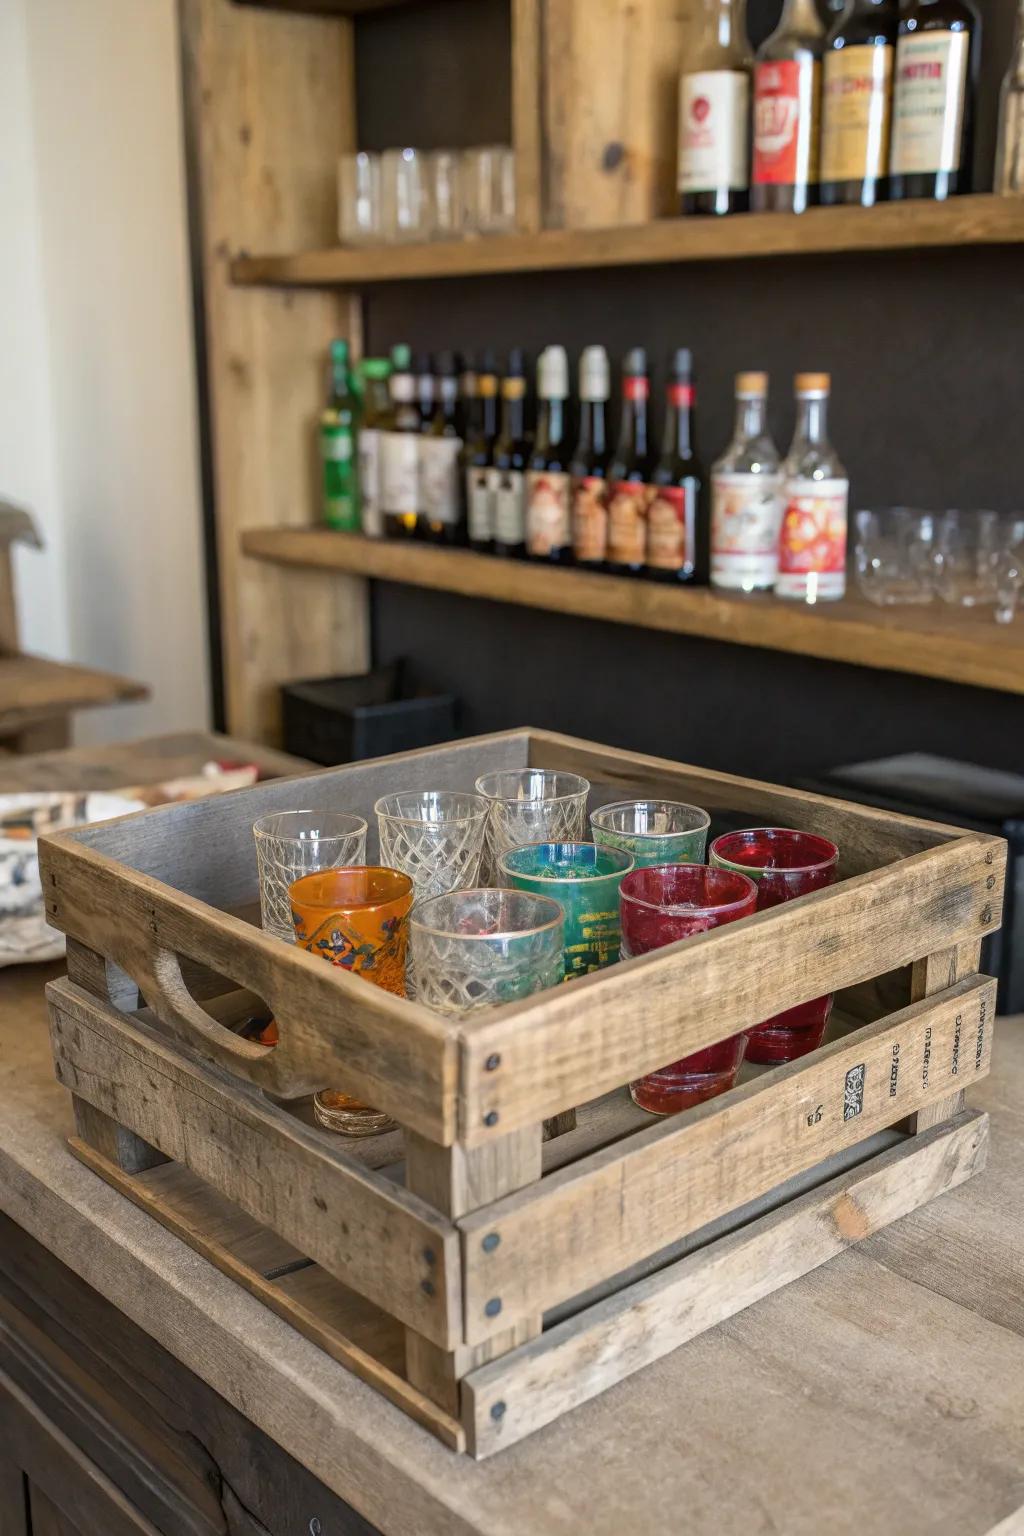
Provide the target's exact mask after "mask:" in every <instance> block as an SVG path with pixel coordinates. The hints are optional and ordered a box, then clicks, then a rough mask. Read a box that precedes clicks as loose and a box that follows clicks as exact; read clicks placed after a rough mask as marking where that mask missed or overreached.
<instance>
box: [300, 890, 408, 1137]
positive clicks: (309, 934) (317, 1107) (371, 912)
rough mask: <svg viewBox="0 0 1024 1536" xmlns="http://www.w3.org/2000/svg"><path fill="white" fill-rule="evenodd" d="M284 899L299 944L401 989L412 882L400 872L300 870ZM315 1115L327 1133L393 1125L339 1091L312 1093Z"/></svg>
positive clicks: (367, 1131)
mask: <svg viewBox="0 0 1024 1536" xmlns="http://www.w3.org/2000/svg"><path fill="white" fill-rule="evenodd" d="M289 897H290V900H291V906H292V920H293V922H294V925H295V939H296V943H298V944H301V946H302V948H303V949H308V950H309V951H310V953H311V954H314V955H319V956H320V957H321V959H324V960H329V961H330V963H331V964H332V965H337V966H339V967H340V968H341V969H342V970H345V971H350V972H351V973H352V974H353V975H356V976H361V977H362V978H363V980H364V981H369V982H372V983H373V984H374V985H375V986H378V987H383V989H384V990H385V992H394V993H395V994H396V995H397V996H398V997H402V996H403V995H404V993H405V960H406V947H407V944H408V938H409V911H410V908H411V907H412V881H411V880H410V879H409V876H408V875H405V874H402V872H401V871H400V870H397V869H384V868H383V867H381V866H380V865H372V866H370V867H369V868H363V869H329V870H323V871H321V872H320V873H318V874H314V875H304V876H303V877H302V879H301V880H296V881H295V882H294V884H293V885H292V887H291V890H290V892H289ZM313 1113H314V1114H315V1115H316V1118H317V1120H318V1121H319V1122H320V1124H321V1125H323V1126H325V1127H326V1128H327V1129H328V1130H331V1131H339V1132H341V1133H342V1134H343V1135H345V1136H373V1135H376V1134H377V1133H378V1132H380V1131H390V1130H394V1128H395V1122H394V1121H393V1120H392V1119H391V1117H390V1116H389V1115H386V1114H384V1113H383V1112H382V1111H381V1110H379V1109H373V1108H371V1106H370V1105H369V1104H363V1103H362V1102H361V1100H359V1099H355V1098H353V1097H352V1096H351V1094H347V1093H342V1092H341V1090H340V1089H336V1088H327V1089H324V1090H323V1091H321V1092H320V1093H317V1094H314V1096H313Z"/></svg>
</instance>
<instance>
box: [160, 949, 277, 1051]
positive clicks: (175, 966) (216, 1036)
mask: <svg viewBox="0 0 1024 1536" xmlns="http://www.w3.org/2000/svg"><path fill="white" fill-rule="evenodd" d="M138 980H139V983H140V987H141V991H142V995H143V997H144V998H145V1000H146V1002H147V1003H148V1005H149V1007H150V1008H152V1010H153V1012H154V1013H155V1014H156V1016H157V1018H158V1019H159V1020H160V1022H161V1024H163V1025H164V1027H165V1028H166V1029H169V1030H170V1031H171V1033H172V1034H174V1035H175V1036H176V1037H177V1038H178V1039H179V1040H181V1041H182V1042H183V1043H184V1044H186V1045H189V1044H192V1045H194V1044H195V1037H196V1035H199V1036H200V1037H201V1038H202V1040H203V1041H204V1042H205V1044H206V1045H207V1046H208V1047H210V1048H211V1049H212V1050H213V1053H214V1055H215V1056H216V1057H217V1058H218V1059H219V1060H222V1061H225V1062H226V1063H227V1064H228V1065H229V1066H230V1065H232V1064H237V1063H238V1062H265V1061H266V1060H267V1057H268V1055H269V1054H270V1052H269V1050H268V1047H267V1046H265V1045H259V1044H258V1043H257V1042H256V1041H254V1040H246V1039H244V1038H243V1037H242V1036H241V1035H236V1034H235V1032H234V1030H231V1029H229V1028H228V1027H227V1025H226V1024H221V1023H220V1022H219V1020H217V1019H215V1018H214V1017H213V1015H212V1014H209V1013H207V1011H206V1009H205V1008H204V1007H203V1006H202V1005H201V1004H200V1003H197V1002H196V1000H195V998H194V997H193V996H192V994H191V992H190V991H189V990H188V987H187V986H186V985H185V978H184V976H183V975H182V973H181V958H180V956H178V955H177V954H175V952H174V951H173V950H171V949H157V950H155V951H154V952H153V955H152V956H151V957H148V963H147V965H146V975H145V977H144V978H143V977H139V978H138Z"/></svg>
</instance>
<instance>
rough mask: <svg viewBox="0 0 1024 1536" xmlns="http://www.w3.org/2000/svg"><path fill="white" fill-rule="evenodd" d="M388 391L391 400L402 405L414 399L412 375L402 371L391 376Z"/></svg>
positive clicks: (414, 385)
mask: <svg viewBox="0 0 1024 1536" xmlns="http://www.w3.org/2000/svg"><path fill="white" fill-rule="evenodd" d="M389 384H390V390H391V398H392V400H400V401H402V402H403V404H404V403H405V402H407V401H410V400H415V399H416V380H415V379H414V378H413V376H412V374H411V373H409V372H408V371H405V370H403V371H402V372H401V373H393V374H392V375H391V378H390V381H389Z"/></svg>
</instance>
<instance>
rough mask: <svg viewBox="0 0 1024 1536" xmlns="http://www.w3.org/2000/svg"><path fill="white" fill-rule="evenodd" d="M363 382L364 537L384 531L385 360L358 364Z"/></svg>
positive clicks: (389, 417)
mask: <svg viewBox="0 0 1024 1536" xmlns="http://www.w3.org/2000/svg"><path fill="white" fill-rule="evenodd" d="M359 373H360V377H361V378H362V381H363V417H362V422H361V423H360V427H359V502H360V508H359V511H360V522H361V524H362V529H363V532H364V533H365V534H366V536H367V538H371V539H379V538H380V537H381V535H382V534H383V532H384V506H383V501H382V493H383V489H384V487H383V473H384V465H383V439H384V433H385V432H386V431H387V430H388V429H389V428H390V427H391V425H392V411H391V392H390V390H389V388H388V381H389V379H390V378H391V363H390V361H389V359H388V358H386V357H367V358H364V359H363V361H362V363H361V364H360V365H359Z"/></svg>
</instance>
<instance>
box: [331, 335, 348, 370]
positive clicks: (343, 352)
mask: <svg viewBox="0 0 1024 1536" xmlns="http://www.w3.org/2000/svg"><path fill="white" fill-rule="evenodd" d="M331 362H332V363H339V364H340V365H341V366H342V367H345V365H346V364H347V363H348V342H347V341H341V340H338V341H332V342H331Z"/></svg>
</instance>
